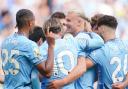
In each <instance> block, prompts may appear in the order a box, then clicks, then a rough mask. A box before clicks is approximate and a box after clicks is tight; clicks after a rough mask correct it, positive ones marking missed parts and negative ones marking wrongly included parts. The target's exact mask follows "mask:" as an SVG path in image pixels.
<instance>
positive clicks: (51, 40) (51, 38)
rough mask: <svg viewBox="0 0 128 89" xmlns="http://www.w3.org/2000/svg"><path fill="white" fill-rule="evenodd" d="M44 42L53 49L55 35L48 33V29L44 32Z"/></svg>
mask: <svg viewBox="0 0 128 89" xmlns="http://www.w3.org/2000/svg"><path fill="white" fill-rule="evenodd" d="M46 40H47V43H48V45H49V46H50V47H54V45H55V35H54V33H52V32H49V27H48V29H47V32H46Z"/></svg>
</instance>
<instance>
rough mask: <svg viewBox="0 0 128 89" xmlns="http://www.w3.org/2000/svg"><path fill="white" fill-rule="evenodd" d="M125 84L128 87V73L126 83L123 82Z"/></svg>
mask: <svg viewBox="0 0 128 89" xmlns="http://www.w3.org/2000/svg"><path fill="white" fill-rule="evenodd" d="M123 84H124V87H128V73H127V75H126V79H125V81H124V82H123Z"/></svg>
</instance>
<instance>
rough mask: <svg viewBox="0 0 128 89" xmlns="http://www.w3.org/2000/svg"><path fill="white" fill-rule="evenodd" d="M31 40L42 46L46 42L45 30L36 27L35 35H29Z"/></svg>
mask: <svg viewBox="0 0 128 89" xmlns="http://www.w3.org/2000/svg"><path fill="white" fill-rule="evenodd" d="M29 39H30V40H32V41H34V42H36V43H37V44H38V46H40V45H41V44H42V43H43V42H44V41H45V40H46V38H45V35H44V32H43V29H42V28H41V27H39V26H35V27H34V29H33V33H32V34H30V35H29Z"/></svg>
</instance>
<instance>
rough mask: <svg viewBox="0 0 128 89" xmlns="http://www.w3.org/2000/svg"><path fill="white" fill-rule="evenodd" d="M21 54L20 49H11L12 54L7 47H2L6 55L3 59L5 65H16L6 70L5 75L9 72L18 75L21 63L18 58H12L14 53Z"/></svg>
mask: <svg viewBox="0 0 128 89" xmlns="http://www.w3.org/2000/svg"><path fill="white" fill-rule="evenodd" d="M15 54H16V55H19V51H18V50H11V53H10V56H9V52H8V51H7V49H2V55H5V58H4V59H3V67H5V66H6V64H7V63H9V64H12V65H14V67H13V68H9V69H7V70H4V72H5V75H8V74H9V73H10V74H12V75H16V74H18V72H19V63H18V62H17V60H16V59H14V58H11V57H12V56H13V55H15Z"/></svg>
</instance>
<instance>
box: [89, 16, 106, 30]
mask: <svg viewBox="0 0 128 89" xmlns="http://www.w3.org/2000/svg"><path fill="white" fill-rule="evenodd" d="M103 16H104V15H103V14H95V15H94V16H92V17H91V26H92V30H93V31H94V32H96V30H97V29H96V27H97V22H98V20H99V19H100V18H101V17H103Z"/></svg>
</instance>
